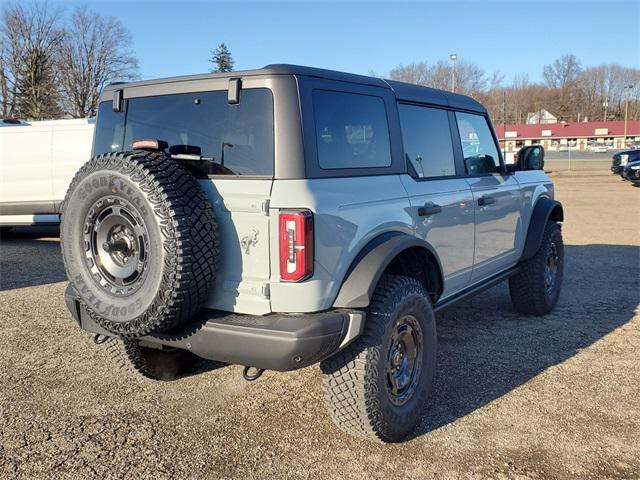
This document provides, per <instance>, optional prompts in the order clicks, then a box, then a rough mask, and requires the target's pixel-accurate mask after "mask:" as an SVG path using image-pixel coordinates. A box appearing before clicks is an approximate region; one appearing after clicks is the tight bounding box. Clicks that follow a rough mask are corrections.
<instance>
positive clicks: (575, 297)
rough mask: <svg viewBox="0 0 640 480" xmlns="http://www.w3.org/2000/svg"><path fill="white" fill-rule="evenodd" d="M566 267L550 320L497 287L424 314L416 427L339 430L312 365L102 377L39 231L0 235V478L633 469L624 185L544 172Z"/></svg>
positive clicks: (631, 231)
mask: <svg viewBox="0 0 640 480" xmlns="http://www.w3.org/2000/svg"><path fill="white" fill-rule="evenodd" d="M555 181H556V195H557V197H558V198H559V199H560V200H561V201H562V202H563V203H564V206H565V217H566V222H565V224H564V226H563V234H564V238H565V242H566V244H567V247H566V258H567V270H566V274H565V284H564V287H563V291H562V293H561V297H560V302H559V305H558V307H557V309H556V310H555V311H554V312H553V314H551V315H549V316H547V317H544V318H541V319H537V318H528V317H525V316H522V315H519V314H517V313H515V312H514V311H513V309H512V307H511V305H510V301H509V296H508V291H507V289H506V287H505V286H504V285H501V286H498V287H495V288H493V289H491V290H488V291H486V292H484V293H483V294H482V295H481V296H479V297H476V298H474V299H472V300H470V301H468V302H466V303H464V304H461V305H459V306H457V307H455V308H453V309H451V310H449V311H448V312H446V313H444V314H443V315H440V316H439V317H438V337H439V344H440V352H439V372H438V377H437V381H436V384H435V390H434V392H433V395H432V397H431V400H430V402H429V406H428V409H427V411H426V412H425V415H424V418H423V420H422V423H421V427H420V429H419V432H418V435H417V436H416V438H414V439H412V440H410V441H408V442H406V443H403V444H398V445H377V444H372V443H368V442H365V441H360V440H355V439H353V438H351V437H349V436H347V435H344V434H342V433H340V432H338V431H337V430H336V429H335V428H334V427H333V425H332V424H331V422H330V420H329V419H328V416H327V415H326V414H325V411H324V407H323V405H322V403H321V399H320V380H321V374H320V372H319V369H318V368H317V367H315V366H314V367H310V368H306V369H304V370H301V371H297V372H291V373H286V374H276V373H272V372H267V373H266V374H265V375H264V376H263V378H262V379H261V380H260V381H258V382H254V383H247V382H244V381H243V380H242V379H241V375H240V374H241V368H240V367H237V366H232V367H226V368H220V369H216V370H212V371H209V372H206V373H203V374H201V375H196V376H191V377H188V378H184V379H182V380H179V381H177V382H171V383H153V382H148V381H144V380H142V379H139V378H137V377H135V376H133V375H131V374H129V373H125V372H122V371H118V370H117V369H116V368H115V367H114V366H113V365H112V364H111V363H110V362H109V361H108V359H107V357H106V355H105V353H104V351H103V350H102V349H101V348H99V347H97V346H95V345H93V344H92V342H91V341H90V336H89V335H88V334H87V333H84V332H82V331H80V330H79V329H78V328H77V327H76V326H75V325H74V324H73V322H72V320H71V318H70V316H69V314H68V313H67V311H66V309H65V307H64V303H63V298H62V293H63V290H64V282H63V281H62V280H63V278H64V270H63V269H62V261H61V259H60V255H59V250H58V248H57V247H58V246H57V244H56V239H55V237H52V235H55V231H53V232H47V231H45V232H35V233H34V232H28V231H25V230H18V232H17V233H10V234H8V235H7V236H5V237H4V238H3V239H2V241H1V242H0V275H1V276H0V328H1V329H2V332H3V335H2V336H0V352H2V354H1V355H0V477H3V478H5V477H6V478H52V477H56V478H72V477H73V478H78V477H81V478H105V477H112V478H115V477H117V478H136V477H138V478H146V477H153V478H176V477H177V478H285V477H290V478H363V477H365V478H420V479H424V478H440V479H454V478H465V479H467V478H487V477H491V478H504V479H511V478H519V479H522V478H531V479H537V478H553V479H557V478H560V479H562V478H575V479H586V478H611V479H617V478H627V479H633V478H640V395H638V385H640V312H639V311H638V304H639V302H640V273H639V272H640V248H639V244H640V189H636V188H632V187H631V186H630V185H629V184H628V183H623V182H620V180H619V178H618V177H616V176H612V175H594V174H590V175H568V174H562V175H557V176H556V178H555Z"/></svg>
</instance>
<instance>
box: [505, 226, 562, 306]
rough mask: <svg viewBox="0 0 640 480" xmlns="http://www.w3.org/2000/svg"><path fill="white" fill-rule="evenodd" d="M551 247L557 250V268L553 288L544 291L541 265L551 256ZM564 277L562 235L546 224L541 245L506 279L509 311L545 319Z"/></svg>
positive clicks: (556, 297)
mask: <svg viewBox="0 0 640 480" xmlns="http://www.w3.org/2000/svg"><path fill="white" fill-rule="evenodd" d="M553 245H555V248H556V249H557V256H558V264H557V273H556V278H555V286H554V288H553V289H551V291H548V290H547V288H546V286H545V265H546V262H547V258H548V256H549V255H550V254H551V253H552V250H551V249H552V248H553ZM563 273H564V244H563V243H562V231H561V229H560V225H559V224H558V223H556V222H552V221H550V222H547V225H546V226H545V230H544V234H543V237H542V243H541V245H540V248H539V249H538V251H537V252H536V254H535V255H534V256H533V257H531V258H530V259H528V260H525V261H524V262H522V263H521V265H520V270H519V271H518V273H516V274H515V275H514V276H512V277H511V278H510V279H509V294H510V296H511V302H512V303H513V307H514V308H515V309H516V310H517V311H518V312H520V313H524V314H527V315H546V314H548V313H549V312H551V310H553V308H554V307H555V306H556V303H557V302H558V297H559V296H560V290H561V288H562V278H563Z"/></svg>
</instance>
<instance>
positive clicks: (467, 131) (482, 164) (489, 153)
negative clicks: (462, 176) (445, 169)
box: [456, 112, 501, 175]
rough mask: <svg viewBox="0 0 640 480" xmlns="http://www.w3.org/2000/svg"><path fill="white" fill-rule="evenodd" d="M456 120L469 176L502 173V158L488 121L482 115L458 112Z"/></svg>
mask: <svg viewBox="0 0 640 480" xmlns="http://www.w3.org/2000/svg"><path fill="white" fill-rule="evenodd" d="M456 120H457V123H458V131H459V132H460V141H461V142H462V154H463V157H464V166H465V169H466V170H467V174H468V175H487V174H491V173H500V171H501V167H500V157H499V156H498V149H497V147H496V143H495V141H494V139H493V135H492V134H491V130H490V129H489V125H488V124H487V119H486V118H485V117H484V116H482V115H474V114H471V113H463V112H456Z"/></svg>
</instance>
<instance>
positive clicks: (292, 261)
mask: <svg viewBox="0 0 640 480" xmlns="http://www.w3.org/2000/svg"><path fill="white" fill-rule="evenodd" d="M312 274H313V214H312V213H311V212H310V211H309V210H299V211H286V212H280V278H281V279H282V280H284V281H285V282H299V281H301V280H304V279H306V278H309V277H310V276H311V275H312Z"/></svg>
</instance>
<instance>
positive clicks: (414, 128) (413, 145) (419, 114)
mask: <svg viewBox="0 0 640 480" xmlns="http://www.w3.org/2000/svg"><path fill="white" fill-rule="evenodd" d="M398 110H399V112H400V124H401V126H402V140H403V143H404V151H405V154H404V155H405V158H406V160H407V161H408V162H409V163H410V164H411V165H412V166H413V169H414V170H415V172H416V174H417V175H418V177H444V176H447V175H455V174H456V168H455V163H454V160H453V144H452V143H451V131H450V130H449V118H448V115H447V112H446V111H445V110H440V109H437V108H428V107H419V106H416V105H402V104H401V105H398Z"/></svg>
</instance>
